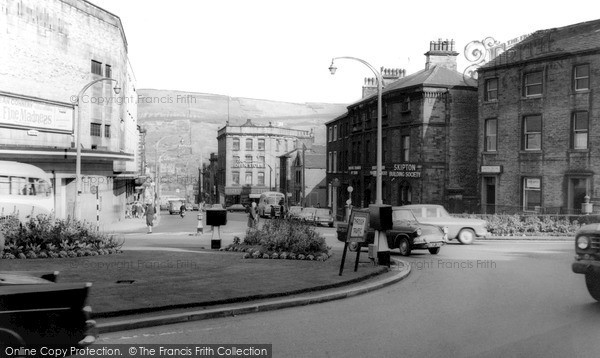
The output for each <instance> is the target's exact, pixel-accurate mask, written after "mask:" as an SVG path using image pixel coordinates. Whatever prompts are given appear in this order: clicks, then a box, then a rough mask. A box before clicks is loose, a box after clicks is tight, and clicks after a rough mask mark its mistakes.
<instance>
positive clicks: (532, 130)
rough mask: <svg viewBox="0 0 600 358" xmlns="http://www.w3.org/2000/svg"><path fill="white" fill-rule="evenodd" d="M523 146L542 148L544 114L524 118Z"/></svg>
mask: <svg viewBox="0 0 600 358" xmlns="http://www.w3.org/2000/svg"><path fill="white" fill-rule="evenodd" d="M523 148H524V149H525V150H541V149H542V116H540V115H535V116H527V117H525V118H523Z"/></svg>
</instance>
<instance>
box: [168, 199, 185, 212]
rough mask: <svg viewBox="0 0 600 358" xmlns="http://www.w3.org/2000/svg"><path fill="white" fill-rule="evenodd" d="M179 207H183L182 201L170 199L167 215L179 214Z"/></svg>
mask: <svg viewBox="0 0 600 358" xmlns="http://www.w3.org/2000/svg"><path fill="white" fill-rule="evenodd" d="M181 205H183V200H180V199H170V200H169V214H171V215H173V214H179V213H180V210H181Z"/></svg>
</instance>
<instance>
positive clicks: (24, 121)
mask: <svg viewBox="0 0 600 358" xmlns="http://www.w3.org/2000/svg"><path fill="white" fill-rule="evenodd" d="M2 124H5V125H9V126H14V127H27V128H40V129H48V130H53V131H61V132H62V131H65V132H72V131H73V108H71V107H69V106H60V105H55V104H50V103H46V102H40V101H34V100H29V99H24V98H18V97H10V96H5V95H1V94H0V125H2Z"/></svg>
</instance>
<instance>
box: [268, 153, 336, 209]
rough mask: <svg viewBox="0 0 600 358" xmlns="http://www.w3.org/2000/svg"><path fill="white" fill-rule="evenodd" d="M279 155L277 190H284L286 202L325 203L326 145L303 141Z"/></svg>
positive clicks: (301, 204) (314, 204)
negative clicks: (295, 147) (297, 146)
mask: <svg viewBox="0 0 600 358" xmlns="http://www.w3.org/2000/svg"><path fill="white" fill-rule="evenodd" d="M303 144H304V145H300V146H299V148H297V149H294V150H293V151H291V152H289V153H286V154H284V155H282V156H280V158H281V160H280V163H281V164H280V168H286V170H280V176H281V178H280V181H279V182H280V183H281V186H280V191H281V192H283V193H286V194H287V196H288V198H289V200H288V203H289V205H298V206H305V207H310V206H315V207H316V206H321V207H324V206H326V205H327V185H326V165H327V158H326V147H325V146H323V145H314V144H312V143H303Z"/></svg>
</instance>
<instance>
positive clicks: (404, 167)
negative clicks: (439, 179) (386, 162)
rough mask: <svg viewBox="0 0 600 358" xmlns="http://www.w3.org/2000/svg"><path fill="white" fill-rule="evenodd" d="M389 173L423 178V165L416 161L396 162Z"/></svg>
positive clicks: (396, 175)
mask: <svg viewBox="0 0 600 358" xmlns="http://www.w3.org/2000/svg"><path fill="white" fill-rule="evenodd" d="M388 175H389V176H391V177H398V178H421V165H420V164H416V163H398V164H394V166H393V168H392V169H391V170H390V171H389V173H388Z"/></svg>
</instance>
